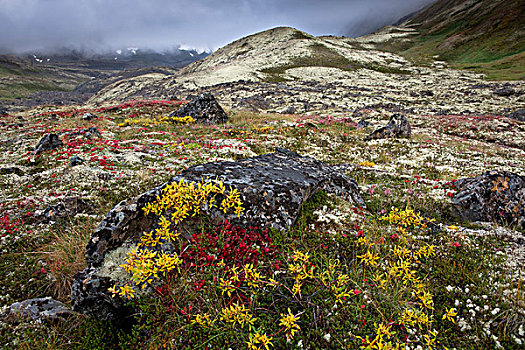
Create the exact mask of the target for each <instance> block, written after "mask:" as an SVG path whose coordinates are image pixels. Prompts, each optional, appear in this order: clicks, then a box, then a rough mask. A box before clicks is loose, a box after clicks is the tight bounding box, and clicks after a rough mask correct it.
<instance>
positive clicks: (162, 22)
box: [0, 0, 433, 52]
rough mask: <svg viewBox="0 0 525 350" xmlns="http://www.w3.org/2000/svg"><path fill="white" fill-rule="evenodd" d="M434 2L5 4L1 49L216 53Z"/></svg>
mask: <svg viewBox="0 0 525 350" xmlns="http://www.w3.org/2000/svg"><path fill="white" fill-rule="evenodd" d="M431 2H433V0H346V1H344V0H341V1H337V0H218V1H212V0H149V1H147V0H0V51H3V52H5V51H13V50H16V51H25V50H32V49H45V48H54V47H71V46H73V47H76V48H86V49H90V48H97V49H107V48H112V49H115V48H119V47H123V48H126V47H140V48H152V49H156V50H165V49H170V48H173V47H176V46H177V45H179V44H181V45H184V46H186V47H194V48H199V49H211V50H215V49H217V48H219V47H221V46H223V45H225V44H227V43H229V42H231V41H233V40H235V39H238V38H241V37H243V36H245V35H248V34H253V33H255V32H258V31H261V30H265V29H269V28H272V27H275V26H291V27H295V28H298V29H301V30H303V31H306V32H308V33H310V34H314V35H322V34H334V35H340V34H353V35H361V34H363V33H366V32H368V31H371V30H374V29H376V28H377V27H379V26H382V25H384V24H385V23H390V22H392V21H395V20H397V19H399V18H400V17H403V16H404V15H406V14H408V13H410V12H413V11H414V10H417V9H419V8H420V7H422V6H424V5H426V4H429V3H431Z"/></svg>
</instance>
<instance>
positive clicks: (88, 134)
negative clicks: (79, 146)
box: [69, 126, 102, 139]
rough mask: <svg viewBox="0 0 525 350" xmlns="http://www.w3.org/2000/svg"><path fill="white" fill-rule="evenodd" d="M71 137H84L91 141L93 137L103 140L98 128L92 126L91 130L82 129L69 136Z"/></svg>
mask: <svg viewBox="0 0 525 350" xmlns="http://www.w3.org/2000/svg"><path fill="white" fill-rule="evenodd" d="M69 136H70V137H76V136H84V137H86V138H88V139H90V138H92V137H98V138H101V137H102V134H101V133H100V131H99V130H98V129H97V128H96V127H94V126H92V127H90V128H86V129H80V130H78V131H75V132H73V133H71V134H69Z"/></svg>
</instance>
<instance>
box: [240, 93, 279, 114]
mask: <svg viewBox="0 0 525 350" xmlns="http://www.w3.org/2000/svg"><path fill="white" fill-rule="evenodd" d="M237 108H240V109H244V110H249V111H252V112H259V111H262V110H267V109H270V108H271V103H270V101H269V100H268V99H266V98H265V97H263V96H260V95H254V96H250V97H242V98H239V102H238V103H237Z"/></svg>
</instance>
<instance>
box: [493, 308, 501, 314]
mask: <svg viewBox="0 0 525 350" xmlns="http://www.w3.org/2000/svg"><path fill="white" fill-rule="evenodd" d="M498 312H500V309H499V307H497V308H495V309H494V310H492V311H491V314H493V315H496V314H497V313H498Z"/></svg>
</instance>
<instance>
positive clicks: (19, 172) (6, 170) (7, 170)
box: [0, 166, 24, 176]
mask: <svg viewBox="0 0 525 350" xmlns="http://www.w3.org/2000/svg"><path fill="white" fill-rule="evenodd" d="M8 174H15V175H18V176H23V175H24V171H23V170H22V169H20V168H18V167H15V166H10V167H6V168H0V175H8Z"/></svg>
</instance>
